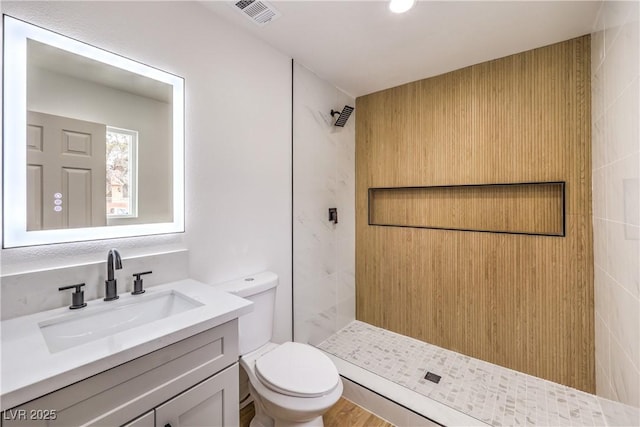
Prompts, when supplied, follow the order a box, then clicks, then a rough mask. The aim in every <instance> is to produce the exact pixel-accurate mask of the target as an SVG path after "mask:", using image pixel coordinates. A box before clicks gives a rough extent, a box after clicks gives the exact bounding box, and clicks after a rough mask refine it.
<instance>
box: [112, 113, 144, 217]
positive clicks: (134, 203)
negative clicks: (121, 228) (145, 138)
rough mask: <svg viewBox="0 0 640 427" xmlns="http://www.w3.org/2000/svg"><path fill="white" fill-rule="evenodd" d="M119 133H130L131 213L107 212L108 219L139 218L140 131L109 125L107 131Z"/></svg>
mask: <svg viewBox="0 0 640 427" xmlns="http://www.w3.org/2000/svg"><path fill="white" fill-rule="evenodd" d="M109 132H112V133H119V134H121V135H129V136H130V137H131V144H130V145H129V214H128V215H119V214H109V213H108V212H107V220H109V219H120V218H124V219H126V218H137V217H138V132H137V131H135V130H130V129H123V128H118V127H115V126H108V125H107V133H109Z"/></svg>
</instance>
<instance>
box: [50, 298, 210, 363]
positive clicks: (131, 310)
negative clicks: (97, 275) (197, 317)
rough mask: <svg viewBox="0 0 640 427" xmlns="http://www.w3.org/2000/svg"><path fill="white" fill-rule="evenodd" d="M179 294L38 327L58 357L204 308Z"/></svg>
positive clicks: (85, 312)
mask: <svg viewBox="0 0 640 427" xmlns="http://www.w3.org/2000/svg"><path fill="white" fill-rule="evenodd" d="M201 305H202V303H200V302H198V301H195V300H193V299H191V298H189V297H187V296H185V295H183V294H181V293H180V292H178V291H176V290H167V291H163V292H159V293H147V294H143V295H139V296H135V297H133V298H127V299H126V300H125V299H122V300H120V301H116V302H108V303H105V304H102V305H100V306H99V307H95V308H94V307H87V308H84V309H82V310H80V311H79V312H73V313H69V314H67V315H64V316H62V317H57V318H55V319H50V320H45V321H42V322H40V323H38V326H39V327H40V332H41V333H42V335H43V336H44V339H45V341H46V343H47V347H48V348H49V351H50V352H51V353H56V352H59V351H62V350H66V349H68V348H71V347H75V346H78V345H81V344H85V343H87V342H90V341H94V340H97V339H100V338H104V337H107V336H110V335H113V334H117V333H118V332H122V331H125V330H128V329H132V328H135V327H138V326H141V325H144V324H147V323H150V322H153V321H156V320H160V319H164V318H167V317H170V316H173V315H175V314H178V313H182V312H184V311H187V310H191V309H193V308H196V307H199V306H201Z"/></svg>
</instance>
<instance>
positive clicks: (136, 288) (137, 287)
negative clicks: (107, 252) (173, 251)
mask: <svg viewBox="0 0 640 427" xmlns="http://www.w3.org/2000/svg"><path fill="white" fill-rule="evenodd" d="M151 273H153V271H151V270H149V271H143V272H142V273H134V274H133V277H135V278H136V280H134V281H133V292H131V295H140V294H143V293H144V289H142V278H141V277H140V276H142V275H144V274H151Z"/></svg>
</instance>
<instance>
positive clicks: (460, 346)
mask: <svg viewBox="0 0 640 427" xmlns="http://www.w3.org/2000/svg"><path fill="white" fill-rule="evenodd" d="M590 87H591V86H590V36H588V35H587V36H584V37H580V38H576V39H573V40H568V41H566V42H562V43H558V44H554V45H551V46H547V47H543V48H540V49H535V50H532V51H528V52H524V53H520V54H516V55H512V56H509V57H506V58H502V59H498V60H494V61H490V62H486V63H482V64H478V65H474V66H471V67H468V68H464V69H461V70H457V71H454V72H451V73H448V74H444V75H441V76H437V77H433V78H429V79H425V80H421V81H417V82H413V83H409V84H406V85H403V86H399V87H396V88H392V89H388V90H385V91H381V92H377V93H373V94H370V95H366V96H363V97H360V98H358V99H357V101H356V109H357V111H358V115H357V119H356V120H357V122H356V209H357V213H356V317H357V318H358V319H359V320H362V321H364V322H368V323H371V324H373V325H376V326H380V327H383V328H386V329H389V330H392V331H395V332H399V333H401V334H404V335H408V336H411V337H415V338H418V339H421V340H424V341H427V342H429V343H432V344H435V345H438V346H442V347H445V348H448V349H451V350H454V351H457V352H460V353H463V354H467V355H470V356H473V357H476V358H479V359H483V360H486V361H489V362H492V363H496V364H498V365H502V366H506V367H508V368H512V369H516V370H518V371H522V372H525V373H528V374H532V375H535V376H538V377H542V378H545V379H548V380H551V381H555V382H559V383H562V384H566V385H568V386H571V387H575V388H578V389H581V390H585V391H588V392H594V391H595V373H594V371H595V368H594V312H593V244H592V228H591V217H590V216H591V93H590ZM539 181H565V182H566V214H567V216H566V237H547V236H527V235H510V234H491V233H477V232H464V231H447V230H432V229H415V228H397V227H378V226H370V225H368V223H367V191H368V189H369V188H371V187H413V186H438V185H463V184H488V183H508V182H539Z"/></svg>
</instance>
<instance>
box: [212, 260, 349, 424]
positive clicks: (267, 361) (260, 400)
mask: <svg viewBox="0 0 640 427" xmlns="http://www.w3.org/2000/svg"><path fill="white" fill-rule="evenodd" d="M277 284H278V276H276V275H275V274H274V273H270V272H265V273H260V274H256V275H252V276H249V277H246V278H242V279H239V280H235V281H232V282H227V283H224V284H222V285H218V286H217V287H218V288H219V289H221V290H224V291H226V292H230V293H233V294H235V295H237V296H239V297H242V298H246V299H248V300H250V301H252V302H253V304H254V307H253V312H251V313H249V314H247V315H245V316H242V317H240V319H239V320H238V332H239V343H238V344H239V351H240V366H241V367H242V369H243V371H245V372H246V377H247V379H248V386H249V387H248V389H249V392H250V394H251V397H253V401H254V405H255V412H256V415H255V417H254V418H253V419H252V420H251V424H250V425H251V427H293V426H323V425H324V424H323V421H322V415H323V414H324V413H325V412H326V411H327V410H328V409H329V408H331V407H332V406H333V405H334V404H335V403H336V402H337V401H338V399H340V396H341V395H342V389H343V386H342V381H341V380H340V375H339V374H338V370H337V368H336V367H335V365H334V364H333V362H332V361H331V359H329V357H328V356H327V355H325V354H324V353H323V352H322V351H320V350H318V349H317V348H315V347H312V346H310V345H308V344H303V343H296V342H286V343H284V344H276V343H273V342H271V341H270V340H271V337H272V332H273V313H274V308H275V292H276V286H277ZM243 388H246V387H243V384H240V389H241V390H242V389H243ZM240 399H241V400H243V396H241V397H240Z"/></svg>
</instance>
